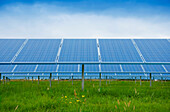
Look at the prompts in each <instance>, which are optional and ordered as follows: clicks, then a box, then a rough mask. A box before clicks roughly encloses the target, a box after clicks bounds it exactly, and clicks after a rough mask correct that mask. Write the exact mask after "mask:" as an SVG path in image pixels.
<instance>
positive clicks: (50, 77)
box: [50, 73, 52, 87]
mask: <svg viewBox="0 0 170 112" xmlns="http://www.w3.org/2000/svg"><path fill="white" fill-rule="evenodd" d="M51 77H52V73H50V87H51Z"/></svg>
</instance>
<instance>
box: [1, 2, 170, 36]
mask: <svg viewBox="0 0 170 112" xmlns="http://www.w3.org/2000/svg"><path fill="white" fill-rule="evenodd" d="M69 10H70V9H69V8H68V9H67V8H65V7H56V6H53V5H47V4H34V5H22V4H20V5H15V6H6V7H5V9H4V10H1V11H0V15H1V16H0V38H7V37H10V38H12V37H15V38H16V37H17V38H23V37H26V38H37V37H40V38H46V37H49V38H56V37H65V38H68V37H78V38H82V37H83V38H84V37H123V38H124V37H128V38H129V37H154V38H156V37H159V38H160V37H170V20H169V19H164V17H163V16H162V15H156V16H155V15H154V16H150V17H143V18H142V17H140V18H139V17H137V16H136V17H135V16H128V17H126V16H123V15H122V16H121V15H119V16H114V14H112V15H109V14H103V13H102V14H95V13H94V12H93V13H91V12H76V11H75V12H71V11H69Z"/></svg>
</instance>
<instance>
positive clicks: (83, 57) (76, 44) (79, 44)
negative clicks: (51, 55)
mask: <svg viewBox="0 0 170 112" xmlns="http://www.w3.org/2000/svg"><path fill="white" fill-rule="evenodd" d="M96 61H98V53H97V43H96V39H64V41H63V46H62V49H61V53H60V57H59V62H96Z"/></svg>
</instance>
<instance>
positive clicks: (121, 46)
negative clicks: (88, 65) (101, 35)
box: [99, 39, 142, 62]
mask: <svg viewBox="0 0 170 112" xmlns="http://www.w3.org/2000/svg"><path fill="white" fill-rule="evenodd" d="M99 44H100V53H101V59H102V62H142V59H141V58H140V56H139V54H138V52H137V50H136V48H135V47H134V45H133V43H132V41H131V40H130V39H99Z"/></svg>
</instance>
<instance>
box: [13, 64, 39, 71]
mask: <svg viewBox="0 0 170 112" xmlns="http://www.w3.org/2000/svg"><path fill="white" fill-rule="evenodd" d="M35 67H36V65H17V66H16V68H15V69H14V72H34V69H35Z"/></svg>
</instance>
